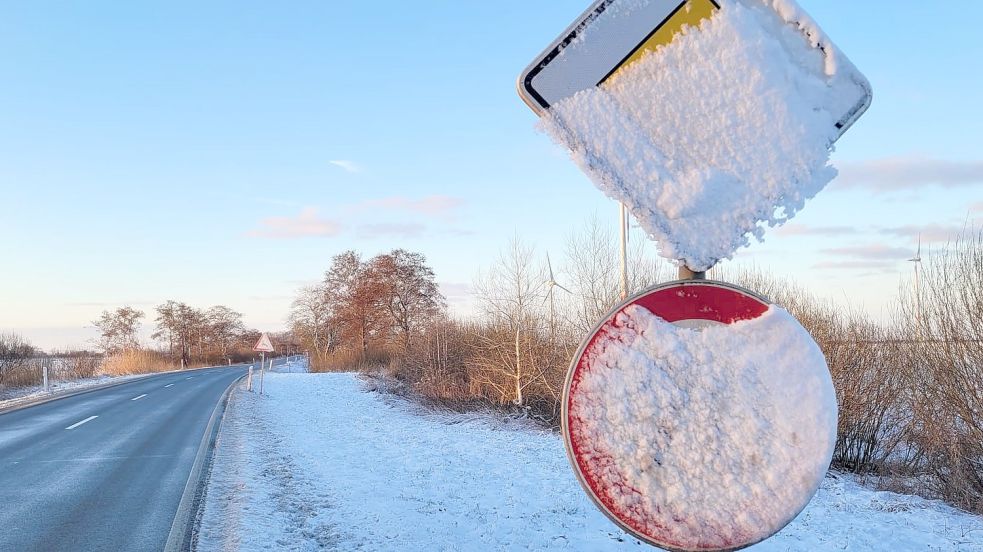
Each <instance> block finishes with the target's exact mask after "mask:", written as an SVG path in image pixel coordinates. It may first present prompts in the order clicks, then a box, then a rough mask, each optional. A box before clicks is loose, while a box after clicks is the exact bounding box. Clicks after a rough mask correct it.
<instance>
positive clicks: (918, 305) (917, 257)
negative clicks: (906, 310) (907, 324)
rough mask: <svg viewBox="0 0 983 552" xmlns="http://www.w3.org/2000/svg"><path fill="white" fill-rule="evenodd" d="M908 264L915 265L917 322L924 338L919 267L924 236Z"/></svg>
mask: <svg viewBox="0 0 983 552" xmlns="http://www.w3.org/2000/svg"><path fill="white" fill-rule="evenodd" d="M908 262H910V263H915V309H916V312H915V322H916V323H917V324H918V338H919V339H921V337H922V289H921V280H920V278H919V267H920V266H921V264H922V235H921V234H918V249H917V250H916V251H915V256H914V257H912V258H910V259H908Z"/></svg>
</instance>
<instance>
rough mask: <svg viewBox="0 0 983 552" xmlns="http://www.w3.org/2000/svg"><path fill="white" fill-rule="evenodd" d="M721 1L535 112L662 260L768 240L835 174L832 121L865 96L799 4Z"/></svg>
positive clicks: (702, 257)
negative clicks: (592, 82) (591, 83)
mask: <svg viewBox="0 0 983 552" xmlns="http://www.w3.org/2000/svg"><path fill="white" fill-rule="evenodd" d="M649 1H651V0H635V2H614V3H613V4H611V6H610V7H609V9H611V10H614V12H615V13H614V16H619V15H624V16H629V15H630V13H631V10H632V9H635V8H637V4H639V3H646V2H649ZM718 3H719V4H720V5H721V9H720V10H719V11H718V13H716V14H715V15H714V16H713V17H711V18H710V19H708V20H706V21H704V22H703V23H702V24H701V26H700V29H699V30H698V31H695V30H694V29H692V28H687V29H685V30H684V32H683V33H682V34H680V35H679V36H677V37H676V38H675V39H674V40H673V41H672V42H671V43H670V44H668V45H666V46H663V47H661V48H659V49H658V50H656V51H654V52H649V53H647V54H645V55H644V56H642V57H641V58H640V59H639V60H638V61H636V62H634V63H632V64H631V65H629V66H627V67H624V68H622V69H621V70H620V71H619V72H618V73H616V74H615V75H614V76H612V78H610V79H608V80H607V81H606V82H605V83H604V84H602V85H601V86H599V87H595V88H591V89H588V90H584V91H581V92H579V93H577V94H575V95H573V96H571V97H569V98H567V99H564V100H562V101H560V102H557V103H555V104H554V105H553V106H552V107H551V108H550V109H549V110H548V112H547V113H546V115H544V116H543V117H542V118H541V122H540V125H541V128H542V129H543V130H545V131H546V132H547V133H548V134H550V135H551V136H552V137H553V139H554V140H555V141H557V142H558V143H559V144H560V145H562V146H563V147H565V148H567V149H568V150H570V152H571V155H572V157H573V159H574V161H575V162H576V163H577V164H578V165H579V166H580V167H581V169H583V170H584V171H585V172H586V173H587V174H588V176H590V178H591V179H592V181H593V182H594V183H595V185H597V187H598V188H600V189H601V190H602V191H604V192H605V193H606V194H607V195H608V196H610V197H611V198H613V199H616V200H618V201H621V202H623V203H625V204H626V205H627V206H628V208H629V209H630V210H631V212H632V214H633V215H634V216H635V217H636V218H637V219H638V221H639V223H640V224H641V226H642V227H643V228H644V229H645V230H646V231H647V232H648V233H649V234H650V235H651V237H652V238H653V239H655V240H656V241H657V242H658V244H659V248H660V252H661V254H662V255H663V256H665V257H666V258H669V259H672V260H679V261H681V262H682V263H684V264H685V265H686V266H688V267H690V268H692V269H694V270H705V269H707V268H709V267H711V266H713V265H714V264H715V263H716V262H717V261H719V260H721V259H726V258H730V257H732V256H733V254H734V253H735V251H736V250H737V249H738V248H740V247H742V246H746V245H748V244H749V236H754V237H756V238H757V239H759V240H760V239H762V238H763V236H764V230H765V227H766V226H775V225H780V224H782V223H784V222H786V221H787V220H789V219H791V218H792V217H793V216H794V215H795V214H796V212H798V211H799V210H800V209H802V207H803V206H804V204H805V201H806V200H807V199H810V198H812V197H813V196H815V195H816V194H817V193H818V192H819V191H821V190H822V189H823V187H824V186H826V184H827V183H829V181H830V180H832V179H833V178H834V177H835V175H836V170H835V169H834V168H833V167H832V166H831V165H830V164H829V155H830V151H831V148H832V143H833V142H834V141H835V139H836V137H837V136H838V134H839V131H838V130H837V129H836V123H837V122H838V121H839V119H840V118H841V117H843V116H844V115H845V114H846V113H847V112H848V111H849V110H850V109H851V108H852V107H853V105H850V104H851V103H853V102H855V101H856V100H857V98H859V97H861V96H862V95H863V89H862V87H861V85H859V84H858V82H863V77H862V75H859V73H858V72H857V70H856V68H855V67H854V66H853V65H852V64H851V63H850V62H849V60H847V59H846V58H845V57H843V56H842V55H841V54H840V52H839V51H838V50H837V49H836V47H835V46H834V45H833V44H832V43H831V42H830V41H829V39H828V38H827V37H826V36H825V35H824V34H823V33H822V31H821V30H819V28H818V27H817V26H816V25H815V23H814V22H813V21H812V20H811V19H809V17H808V15H806V14H805V12H803V11H802V10H801V8H799V7H798V5H797V4H796V3H795V2H794V1H792V0H721V1H720V2H718ZM619 11H621V12H624V13H623V14H621V13H618V12H619ZM588 33H589V31H588V32H587V33H585V37H583V38H582V40H587V37H586V34H588ZM820 48H822V50H825V52H826V53H827V55H824V54H823V51H821V50H820ZM561 55H562V54H561Z"/></svg>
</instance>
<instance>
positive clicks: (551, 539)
mask: <svg viewBox="0 0 983 552" xmlns="http://www.w3.org/2000/svg"><path fill="white" fill-rule="evenodd" d="M266 390H267V394H266V395H265V396H262V397H261V396H259V395H257V394H256V393H248V392H245V391H244V390H242V389H239V390H238V391H237V392H236V393H235V394H234V395H233V397H232V400H231V402H230V405H229V409H228V411H227V414H226V418H225V421H224V423H223V426H222V431H221V434H220V437H219V444H218V450H217V452H216V457H215V463H214V468H213V472H212V476H211V482H210V484H209V487H208V491H207V497H206V504H205V511H204V516H203V519H202V523H201V530H200V533H199V539H198V549H199V550H203V551H211V550H323V549H336V550H426V551H436V550H476V551H483V550H585V551H588V550H589V551H607V550H612V551H613V550H645V549H647V547H646V546H645V545H642V544H641V543H639V542H637V541H636V540H634V539H632V538H631V537H629V536H627V535H625V534H624V533H622V532H621V531H620V530H619V529H617V528H616V527H615V526H614V525H612V524H611V522H609V521H608V520H607V519H606V518H605V517H604V516H603V515H602V514H601V513H600V512H598V511H597V510H596V509H595V508H594V506H593V505H592V504H591V502H590V501H589V500H588V499H587V497H586V495H584V493H583V491H582V490H581V489H580V486H579V484H578V483H577V481H576V479H575V478H574V476H573V473H572V471H571V470H570V468H569V466H568V464H567V459H566V455H565V453H564V450H563V444H562V442H561V440H560V438H559V437H558V436H557V435H555V434H553V433H550V432H546V431H542V430H538V429H536V428H534V427H531V426H529V425H527V424H523V423H521V422H515V421H509V420H505V419H502V418H501V417H500V416H496V415H494V414H490V413H479V414H454V413H442V412H439V413H433V412H427V411H425V410H424V409H422V408H421V407H419V406H417V405H415V404H413V403H409V402H405V401H403V400H401V399H398V398H395V397H393V396H391V395H384V394H379V393H374V392H370V391H367V390H365V387H364V385H363V383H362V382H360V381H359V380H358V379H357V377H356V376H354V375H352V374H301V373H271V374H268V376H267V380H266ZM751 550H755V551H759V552H761V551H776V552H777V551H790V550H792V551H796V550H803V551H805V550H808V551H818V550H857V551H860V550H864V551H868V550H891V551H907V550H912V551H914V550H919V551H921V550H939V551H943V550H944V551H957V550H967V551H969V550H974V551H983V518H979V517H976V516H972V515H968V514H965V513H961V512H958V511H956V510H953V509H951V508H948V507H946V506H945V505H943V504H940V503H938V502H933V501H927V500H923V499H920V498H916V497H910V496H904V495H897V494H893V493H886V492H875V491H871V490H868V489H865V488H863V487H860V486H859V485H857V484H856V483H854V482H853V481H852V480H851V479H850V478H847V477H839V476H833V477H828V478H827V479H826V480H825V481H824V483H823V485H822V487H821V488H820V490H819V493H818V495H817V496H816V498H815V499H814V500H813V501H812V503H811V504H810V505H809V506H808V507H807V508H806V510H805V511H804V512H803V513H802V514H801V515H800V516H799V517H798V518H797V519H796V520H795V521H793V522H792V524H791V525H789V526H788V527H787V528H786V529H785V530H783V531H782V532H780V533H779V534H778V535H777V536H775V537H773V538H772V539H770V540H768V541H766V542H764V543H762V544H759V545H757V546H755V547H752V548H751Z"/></svg>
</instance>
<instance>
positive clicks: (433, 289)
mask: <svg viewBox="0 0 983 552" xmlns="http://www.w3.org/2000/svg"><path fill="white" fill-rule="evenodd" d="M365 274H366V278H368V279H370V280H371V281H372V282H373V283H374V284H375V286H374V287H375V289H377V290H378V292H379V302H380V304H381V306H382V309H383V311H384V312H385V314H387V315H388V318H389V321H390V324H391V325H392V327H393V328H394V330H395V332H396V333H397V334H398V335H399V337H400V340H401V346H402V350H403V352H404V353H405V351H406V350H408V349H409V347H410V338H411V336H412V334H413V332H414V331H417V330H419V329H422V328H423V327H424V326H425V325H426V324H427V323H429V322H431V321H433V320H434V319H435V317H436V316H437V315H438V314H440V312H441V311H442V310H443V309H444V308H445V306H446V302H445V300H444V296H443V295H441V293H440V288H439V287H438V286H437V281H436V278H435V277H434V273H433V270H432V269H431V268H430V267H429V266H427V261H426V258H425V257H424V256H423V255H421V254H420V253H410V252H408V251H406V250H404V249H395V250H393V251H392V252H390V253H387V254H385V255H379V256H377V257H375V258H373V259H372V260H371V261H369V263H368V266H367V267H366V270H365Z"/></svg>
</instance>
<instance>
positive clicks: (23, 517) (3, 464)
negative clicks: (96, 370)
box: [0, 366, 246, 552]
mask: <svg viewBox="0 0 983 552" xmlns="http://www.w3.org/2000/svg"><path fill="white" fill-rule="evenodd" d="M245 371H246V368H244V367H242V366H233V367H231V368H209V369H205V370H194V371H187V372H175V373H168V374H160V375H155V376H151V377H147V378H143V379H139V380H136V381H133V382H129V383H125V384H122V385H118V386H115V387H110V388H107V389H101V390H98V391H92V392H89V393H83V394H80V395H75V396H71V397H67V398H64V399H60V400H56V401H52V402H48V403H44V404H39V405H36V406H32V407H28V408H24V409H22V410H16V411H13V412H8V413H5V414H0V550H17V551H35V550H36V551H45V552H47V551H58V550H71V551H89V550H91V551H106V550H141V551H143V550H147V551H152V550H161V549H162V548H163V547H164V544H165V543H166V542H167V536H168V532H169V531H170V528H171V523H172V522H173V520H174V516H175V513H176V512H177V509H178V504H179V503H180V501H181V495H182V493H183V491H184V487H185V484H186V483H187V481H188V475H189V474H190V472H191V468H192V465H193V463H194V460H195V456H196V453H197V451H198V447H199V445H200V443H201V439H202V436H203V434H204V431H205V427H206V425H207V424H208V419H209V417H210V416H211V414H212V411H213V410H214V408H215V405H216V404H217V403H218V401H219V399H220V398H221V397H222V394H223V393H224V392H225V390H226V389H227V388H228V386H229V385H230V384H231V383H232V382H233V381H234V380H235V379H236V378H238V377H240V376H242V375H243V373H245Z"/></svg>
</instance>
